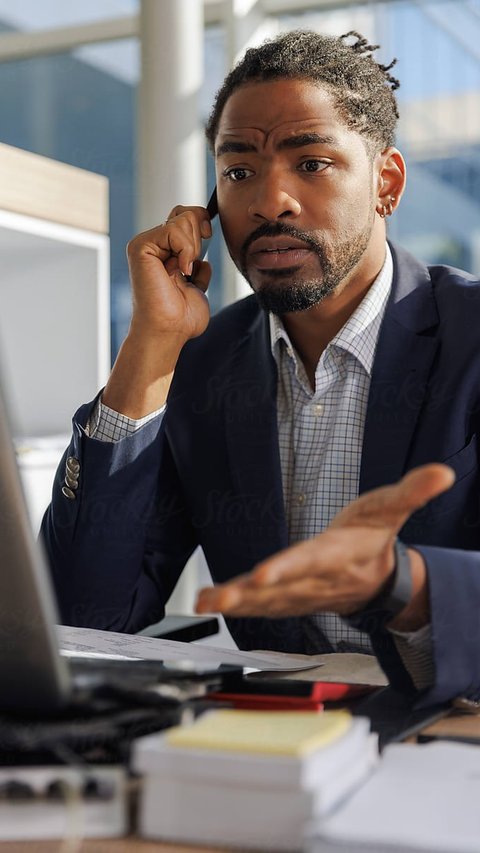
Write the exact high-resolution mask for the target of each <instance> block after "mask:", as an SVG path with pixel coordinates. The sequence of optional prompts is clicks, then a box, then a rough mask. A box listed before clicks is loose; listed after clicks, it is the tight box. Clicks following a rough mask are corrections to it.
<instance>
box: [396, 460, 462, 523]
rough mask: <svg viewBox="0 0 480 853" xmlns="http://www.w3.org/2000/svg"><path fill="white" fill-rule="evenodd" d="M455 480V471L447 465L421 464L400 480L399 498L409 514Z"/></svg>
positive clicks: (451, 484) (447, 487)
mask: <svg viewBox="0 0 480 853" xmlns="http://www.w3.org/2000/svg"><path fill="white" fill-rule="evenodd" d="M454 482H455V472H454V471H453V469H452V468H449V467H448V465H422V467H421V468H414V469H413V471H409V473H408V474H406V475H405V476H404V477H402V479H401V480H400V482H399V484H398V487H399V490H400V492H401V500H402V501H403V502H404V505H405V509H406V510H407V511H409V514H411V513H412V512H414V511H415V510H416V509H420V507H422V506H424V504H426V503H428V501H431V500H432V499H433V498H436V497H437V495H440V494H441V493H442V492H446V491H447V489H449V488H450V487H451V486H453V484H454Z"/></svg>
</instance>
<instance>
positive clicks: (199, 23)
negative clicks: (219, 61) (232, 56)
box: [137, 0, 206, 230]
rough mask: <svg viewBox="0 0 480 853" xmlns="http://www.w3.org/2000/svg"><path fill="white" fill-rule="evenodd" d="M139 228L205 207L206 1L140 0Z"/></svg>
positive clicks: (148, 226)
mask: <svg viewBox="0 0 480 853" xmlns="http://www.w3.org/2000/svg"><path fill="white" fill-rule="evenodd" d="M140 43H141V51H142V76H141V82H140V86H139V94H138V97H139V103H138V148H137V163H138V204H137V227H138V228H139V230H144V229H145V228H151V227H152V226H153V225H155V224H156V223H158V222H161V221H162V220H163V219H165V218H166V216H167V214H168V212H169V211H170V209H171V208H172V207H173V206H174V205H176V204H205V201H206V199H205V192H206V190H205V143H204V140H203V127H202V124H201V120H200V109H199V93H200V88H201V85H202V80H203V0H141V12H140Z"/></svg>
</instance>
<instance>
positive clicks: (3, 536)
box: [0, 376, 242, 716]
mask: <svg viewBox="0 0 480 853" xmlns="http://www.w3.org/2000/svg"><path fill="white" fill-rule="evenodd" d="M1 379H2V377H1V376H0V684H1V690H0V712H1V711H7V712H8V711H16V712H22V713H24V714H26V715H28V714H29V713H33V714H35V715H36V716H37V715H42V714H45V715H47V714H48V715H51V714H52V713H56V712H61V711H62V709H64V708H68V707H69V706H71V705H74V704H75V699H76V695H77V694H78V693H79V692H81V695H82V701H83V702H85V696H86V695H87V696H88V677H90V678H91V684H92V686H93V687H95V688H96V689H98V686H99V681H101V679H102V677H103V676H105V675H109V676H110V677H111V678H113V680H114V681H115V682H116V684H117V685H118V684H122V685H126V686H127V687H128V685H129V684H130V685H131V686H132V689H133V690H138V689H140V688H141V687H145V686H147V684H149V685H152V683H157V684H158V682H168V683H172V681H173V682H175V681H176V680H178V681H183V682H184V684H185V682H186V681H187V680H190V681H196V682H197V683H198V682H199V681H202V680H203V681H204V683H205V689H207V688H208V689H210V687H211V685H212V684H213V685H216V686H217V689H218V685H220V684H221V683H222V682H223V680H229V679H230V677H231V676H235V677H236V676H238V675H239V674H240V673H241V672H242V668H241V667H238V666H233V665H232V666H229V665H223V664H221V665H219V666H215V665H208V664H206V665H204V666H202V664H201V663H198V662H194V661H192V662H191V666H190V667H182V668H180V665H179V666H178V671H177V669H176V668H175V666H173V667H172V665H171V664H168V663H165V664H162V662H161V661H142V660H138V661H129V660H115V661H99V660H98V659H97V660H91V661H86V660H85V659H83V660H72V658H66V657H63V656H62V655H61V654H60V651H59V648H58V640H57V634H56V628H55V625H56V623H58V622H59V618H58V612H57V607H56V602H55V595H54V591H53V587H52V583H51V580H50V573H49V568H48V564H47V559H46V555H45V554H44V552H43V548H42V546H41V544H40V542H38V541H37V540H36V538H35V536H34V534H33V530H32V527H31V523H30V518H29V514H28V510H27V505H26V501H25V497H24V494H23V487H22V483H21V480H20V475H19V471H18V467H17V461H16V456H15V451H14V447H13V441H12V437H11V429H10V420H9V414H8V411H7V403H6V396H5V384H4V383H2V382H1ZM186 620H187V622H188V617H186ZM201 621H204V620H202V619H201V618H200V617H198V619H197V617H191V624H192V631H193V634H192V632H190V635H188V634H187V633H185V626H186V622H185V619H181V620H180V621H179V623H178V625H179V626H180V627H181V628H182V630H183V634H181V635H180V636H181V638H182V639H192V638H194V637H195V634H196V632H197V633H198V625H197V624H196V623H198V622H201ZM206 621H207V622H208V619H207V620H206ZM210 621H212V620H210ZM161 625H162V623H159V624H158V625H157V626H154V627H155V631H154V632H151V633H154V634H155V636H157V637H158V636H162V629H161ZM178 625H177V626H176V627H178ZM187 627H188V626H187ZM217 627H218V623H217V621H216V620H214V622H213V626H212V625H211V626H210V630H209V631H208V633H214V632H215V631H216V630H217ZM165 632H166V633H165ZM164 633H165V636H169V637H175V633H172V624H171V620H168V619H167V620H166V626H165V630H164ZM186 657H187V655H186ZM79 687H81V691H79V690H78V688H79Z"/></svg>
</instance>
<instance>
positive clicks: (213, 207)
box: [186, 186, 218, 284]
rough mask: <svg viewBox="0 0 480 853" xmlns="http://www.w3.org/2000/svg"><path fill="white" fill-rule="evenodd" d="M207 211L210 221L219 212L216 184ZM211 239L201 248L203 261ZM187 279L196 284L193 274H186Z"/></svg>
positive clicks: (205, 241)
mask: <svg viewBox="0 0 480 853" xmlns="http://www.w3.org/2000/svg"><path fill="white" fill-rule="evenodd" d="M207 213H208V215H209V216H210V221H212V219H215V217H216V216H217V214H218V203H217V187H216V186H214V188H213V191H212V194H211V196H210V198H209V199H208V202H207ZM210 239H211V238H209V239H208V240H202V248H201V250H200V260H202V261H204V260H205V258H206V257H207V252H208V247H209V245H210ZM186 279H187V281H189V282H190V283H191V284H194V281H193V279H192V277H191V275H188V276H186Z"/></svg>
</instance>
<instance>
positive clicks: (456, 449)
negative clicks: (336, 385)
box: [43, 249, 480, 702]
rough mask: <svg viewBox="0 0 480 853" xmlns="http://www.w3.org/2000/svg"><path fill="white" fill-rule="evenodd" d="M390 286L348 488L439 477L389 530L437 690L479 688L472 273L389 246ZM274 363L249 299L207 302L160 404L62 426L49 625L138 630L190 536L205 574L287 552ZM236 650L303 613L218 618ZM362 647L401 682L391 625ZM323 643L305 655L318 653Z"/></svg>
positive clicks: (222, 576) (291, 643) (478, 411)
mask: <svg viewBox="0 0 480 853" xmlns="http://www.w3.org/2000/svg"><path fill="white" fill-rule="evenodd" d="M393 258H394V281H393V287H392V293H391V295H390V298H389V302H388V305H387V309H386V312H385V316H384V320H383V324H382V327H381V332H380V337H379V341H378V347H377V351H376V355H375V361H374V366H373V372H372V380H371V388H370V394H369V402H368V410H367V417H366V424H365V435H364V442H363V452H362V465H361V474H360V492H364V491H367V490H369V489H373V488H375V487H377V486H381V485H384V484H387V483H392V482H394V481H395V480H397V479H398V478H399V477H401V476H402V474H404V473H405V472H406V471H408V470H409V469H411V468H413V467H415V466H417V465H421V464H423V463H426V462H434V461H435V462H446V463H448V464H449V465H451V466H452V468H453V469H454V470H455V472H456V477H457V479H456V482H455V484H454V486H453V487H452V488H451V489H450V490H449V491H448V492H447V493H445V494H444V495H441V496H440V497H439V498H437V499H435V500H434V501H432V502H431V503H430V504H429V505H428V506H427V507H425V508H424V509H422V510H420V511H418V512H416V513H415V514H414V515H413V516H412V517H411V518H410V519H409V521H408V522H407V523H406V524H405V526H404V528H403V530H402V531H401V534H400V536H401V538H402V540H403V541H404V542H405V543H407V544H409V545H415V546H418V548H419V550H420V551H421V552H422V554H423V556H424V558H425V560H426V563H427V568H428V579H429V592H430V602H431V613H432V631H433V643H434V662H435V684H434V687H433V688H432V689H431V690H430V691H429V692H428V694H427V695H426V696H425V697H423V698H424V701H425V702H435V701H441V700H444V699H447V698H450V697H451V696H455V695H457V694H459V693H465V692H468V691H469V690H472V689H473V688H475V687H479V686H480V618H479V612H480V553H479V552H480V482H479V478H480V472H479V466H478V461H477V435H478V427H479V416H480V352H479V350H480V283H479V282H476V281H475V280H474V279H473V277H470V276H468V275H467V274H465V273H462V272H460V271H458V270H453V269H451V268H447V267H431V268H427V267H425V266H422V265H421V264H420V263H419V262H418V261H416V260H415V259H414V258H412V257H411V256H410V255H408V254H407V253H405V252H404V251H402V250H398V249H393ZM276 385H277V375H276V365H275V361H274V359H273V358H272V354H271V349H270V340H269V327H268V319H267V317H266V315H265V314H264V313H263V312H262V311H261V310H260V309H259V308H258V306H257V302H256V299H255V297H254V296H252V297H249V298H247V299H245V300H243V301H241V302H239V303H236V304H234V305H232V306H230V307H228V308H227V309H225V310H224V311H222V312H220V313H219V314H218V315H216V316H215V317H214V318H213V319H212V321H211V323H210V325H209V327H208V329H207V331H206V332H205V333H204V334H203V335H202V336H201V337H200V338H197V339H196V340H193V341H190V342H189V343H188V344H187V345H186V346H185V347H184V350H183V352H182V355H181V358H180V361H179V363H178V366H177V369H176V372H175V379H174V382H173V385H172V388H171V392H170V395H169V403H168V408H167V413H166V415H165V417H164V418H163V419H162V417H158V418H155V419H154V420H153V421H152V422H150V423H149V424H148V425H146V426H145V427H143V428H142V429H141V430H140V431H139V432H138V433H136V434H135V435H133V436H131V437H128V438H126V439H123V440H122V441H120V442H118V443H116V444H108V443H104V442H100V441H97V440H95V439H91V438H88V437H86V435H85V433H84V431H83V426H84V424H85V423H86V421H87V420H88V416H89V412H90V410H91V404H87V405H85V406H83V407H82V408H81V409H79V411H78V412H77V414H76V416H75V417H74V421H73V436H72V441H71V444H70V446H69V448H68V449H67V451H66V456H74V457H76V458H77V459H78V460H79V461H80V472H79V487H78V490H77V492H76V498H75V499H74V500H68V499H67V498H66V497H65V496H64V495H63V494H62V492H61V487H62V485H63V481H64V476H65V458H66V457H64V460H63V461H62V463H61V465H60V467H59V470H58V473H57V477H56V481H55V486H54V491H53V500H52V504H51V506H50V508H49V510H48V511H47V514H46V516H45V519H44V524H43V532H44V537H45V542H46V546H47V550H48V553H49V557H50V561H51V566H52V573H53V578H54V582H55V586H56V590H57V594H58V599H59V604H60V609H61V615H62V619H63V621H65V622H66V623H68V624H72V625H89V626H92V627H98V628H108V629H111V630H119V631H136V630H139V629H140V628H142V627H144V626H145V625H147V624H149V623H152V622H154V621H156V620H158V619H159V618H161V616H162V613H163V608H164V603H165V601H166V600H167V598H168V596H169V594H170V592H171V590H172V589H173V587H174V585H175V583H176V580H177V579H178V576H179V574H180V572H181V570H182V568H183V566H184V564H185V561H186V560H187V559H188V557H189V555H190V554H191V552H192V551H193V549H194V548H195V547H196V546H197V544H200V545H201V546H202V548H203V550H204V553H205V556H206V559H207V562H208V564H209V567H210V571H211V574H212V577H213V579H214V581H225V580H227V579H228V578H231V577H234V576H235V575H237V574H239V573H242V572H246V571H248V570H249V569H251V568H252V567H253V566H254V565H255V563H257V562H258V561H259V560H261V559H262V558H264V557H266V556H268V555H270V554H272V553H274V552H275V551H278V550H279V549H281V548H284V547H286V546H287V544H288V533H287V526H286V521H285V514H284V505H283V495H282V482H281V471H280V461H279V450H278V435H277V424H276V418H277V414H276ZM228 621H229V627H230V629H231V631H232V634H233V636H234V638H235V639H236V641H237V643H238V644H239V646H240V647H241V648H246V649H251V648H272V649H279V650H283V651H292V652H293V651H297V652H302V651H305V648H304V642H303V633H302V626H301V620H298V619H282V620H269V619H230V620H228ZM372 642H373V645H374V648H375V651H376V653H377V655H378V657H379V660H380V662H381V664H382V666H383V667H384V669H385V670H386V672H387V674H388V675H389V677H390V679H391V681H392V683H393V684H394V685H396V686H397V687H399V688H401V689H405V690H408V689H411V688H412V685H411V681H410V678H409V676H408V675H407V673H406V671H405V669H404V667H403V665H402V663H401V660H400V657H399V655H398V653H397V651H396V648H395V645H394V643H393V642H392V639H391V637H390V635H389V634H388V632H384V631H381V630H376V631H374V632H373V634H372ZM328 648H329V646H328V643H326V644H325V645H324V646H323V647H319V651H325V650H328Z"/></svg>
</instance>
